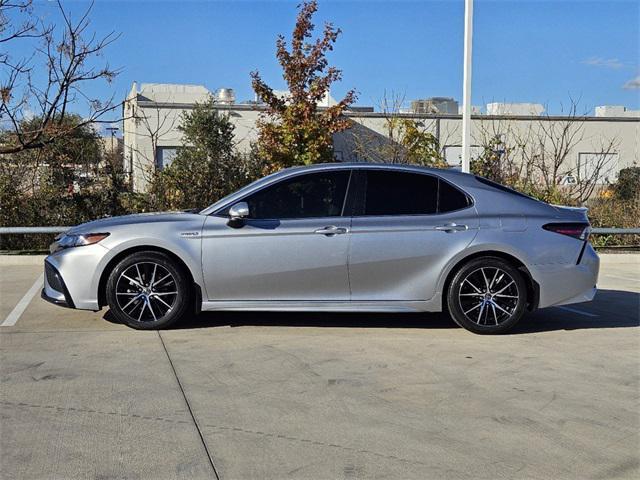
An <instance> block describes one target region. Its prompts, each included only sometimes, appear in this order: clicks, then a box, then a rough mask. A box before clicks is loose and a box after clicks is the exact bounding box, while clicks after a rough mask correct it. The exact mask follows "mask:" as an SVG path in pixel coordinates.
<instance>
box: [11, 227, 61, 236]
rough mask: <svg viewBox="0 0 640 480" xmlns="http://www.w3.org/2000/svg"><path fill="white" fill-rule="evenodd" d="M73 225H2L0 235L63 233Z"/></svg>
mask: <svg viewBox="0 0 640 480" xmlns="http://www.w3.org/2000/svg"><path fill="white" fill-rule="evenodd" d="M70 228H71V227H0V235H2V234H4V235H8V234H10V233H27V234H29V233H62V232H66V231H67V230H69V229H70Z"/></svg>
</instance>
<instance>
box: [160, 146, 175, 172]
mask: <svg viewBox="0 0 640 480" xmlns="http://www.w3.org/2000/svg"><path fill="white" fill-rule="evenodd" d="M177 153H178V147H156V167H157V168H158V169H159V170H162V169H164V168H166V167H168V166H169V165H171V162H173V159H174V158H175V157H176V154H177Z"/></svg>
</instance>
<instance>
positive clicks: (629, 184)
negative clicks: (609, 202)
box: [613, 167, 640, 218]
mask: <svg viewBox="0 0 640 480" xmlns="http://www.w3.org/2000/svg"><path fill="white" fill-rule="evenodd" d="M613 192H614V194H615V196H616V197H617V198H619V199H620V200H633V199H637V198H639V197H640V167H628V168H623V169H622V170H620V173H619V174H618V182H617V183H616V184H615V185H614V187H613ZM636 218H638V217H636Z"/></svg>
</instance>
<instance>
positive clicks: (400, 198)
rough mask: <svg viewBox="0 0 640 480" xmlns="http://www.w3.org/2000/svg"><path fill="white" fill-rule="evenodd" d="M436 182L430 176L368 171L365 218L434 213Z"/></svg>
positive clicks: (436, 191) (436, 203)
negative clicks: (370, 216)
mask: <svg viewBox="0 0 640 480" xmlns="http://www.w3.org/2000/svg"><path fill="white" fill-rule="evenodd" d="M437 207H438V179H437V178H435V177H432V176H431V175H424V174H419V173H410V172H394V171H389V170H368V171H367V175H366V187H365V198H364V214H365V215H426V214H432V213H436V210H437Z"/></svg>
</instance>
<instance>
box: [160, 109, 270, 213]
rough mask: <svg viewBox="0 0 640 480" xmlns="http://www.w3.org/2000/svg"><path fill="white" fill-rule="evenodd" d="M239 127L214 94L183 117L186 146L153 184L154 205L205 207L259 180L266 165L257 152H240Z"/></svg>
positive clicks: (182, 126) (183, 207) (182, 130)
mask: <svg viewBox="0 0 640 480" xmlns="http://www.w3.org/2000/svg"><path fill="white" fill-rule="evenodd" d="M234 128H235V127H234V126H233V124H232V123H231V122H230V121H229V117H228V115H227V114H225V113H220V111H219V110H218V109H217V108H215V102H214V100H213V99H212V98H209V100H207V101H206V102H204V103H201V104H197V105H196V107H195V108H194V109H193V110H192V111H190V112H185V113H183V115H182V118H181V123H180V126H179V127H178V129H179V130H180V131H181V132H182V135H183V137H182V142H183V146H182V148H180V149H179V150H178V153H177V154H176V157H175V159H174V160H173V162H172V163H171V165H169V166H168V167H165V168H164V169H163V170H161V171H158V172H156V174H155V177H154V178H153V180H152V183H151V202H152V206H153V207H154V208H160V209H185V208H204V207H206V206H207V205H209V204H211V203H213V202H214V201H216V200H218V199H220V198H222V197H223V196H225V195H227V194H229V193H231V192H233V191H234V190H236V189H238V188H240V187H242V186H244V185H246V184H247V183H249V182H250V181H253V180H255V179H256V178H257V177H259V176H260V175H261V173H262V169H263V165H262V163H261V162H260V161H259V160H258V157H257V156H256V155H254V154H240V153H237V152H236V150H235V142H234Z"/></svg>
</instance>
